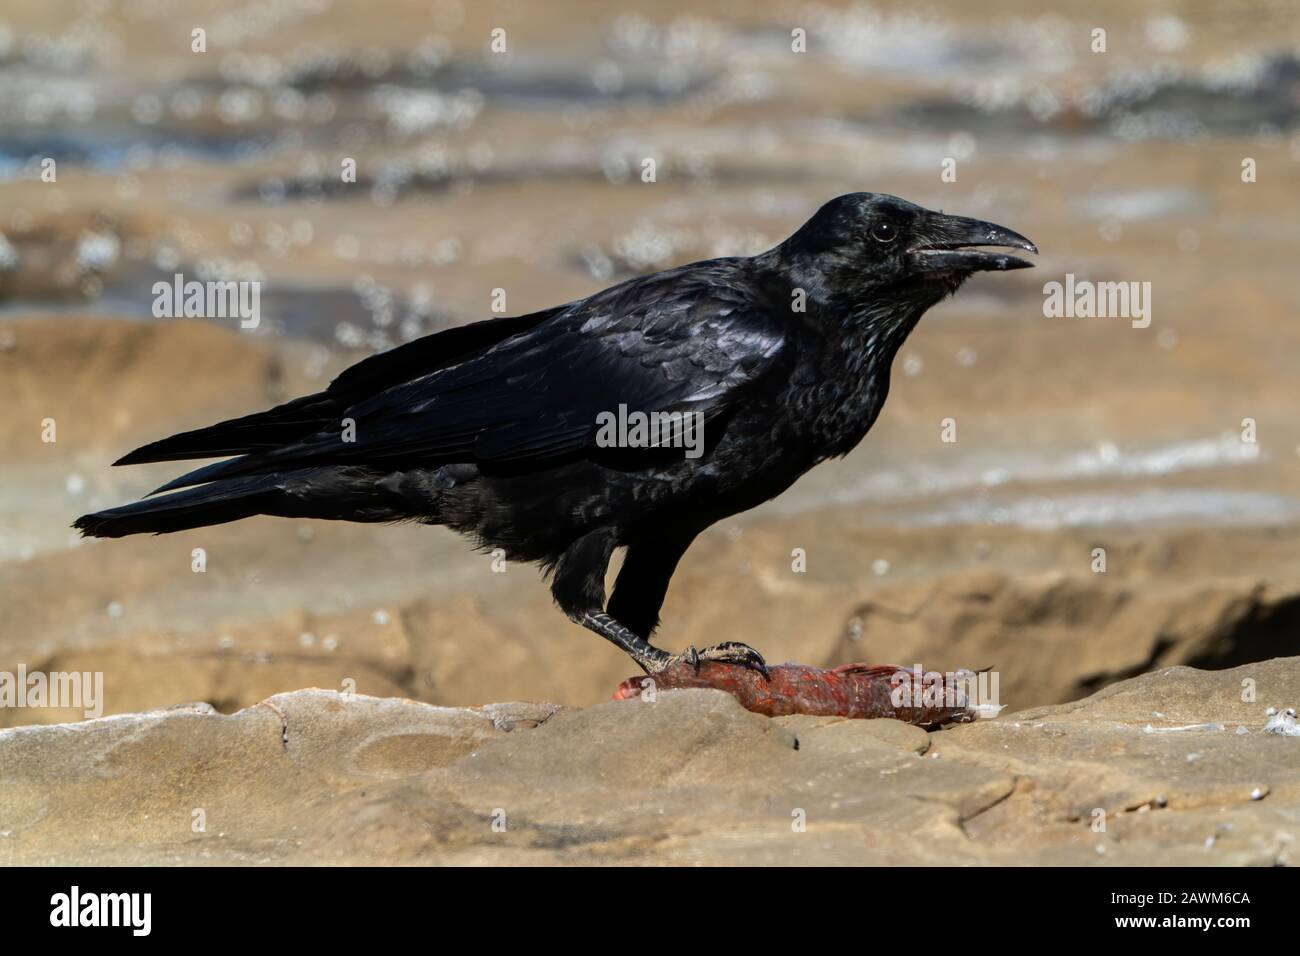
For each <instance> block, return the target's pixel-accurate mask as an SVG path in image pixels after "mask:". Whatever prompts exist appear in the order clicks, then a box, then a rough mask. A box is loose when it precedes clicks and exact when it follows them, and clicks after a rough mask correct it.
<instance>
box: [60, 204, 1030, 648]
mask: <svg viewBox="0 0 1300 956" xmlns="http://www.w3.org/2000/svg"><path fill="white" fill-rule="evenodd" d="M976 246H1013V247H1017V248H1022V249H1028V250H1031V251H1037V250H1036V249H1035V248H1034V246H1033V244H1032V243H1030V242H1029V240H1027V239H1025V238H1024V237H1023V236H1020V235H1018V234H1016V233H1014V232H1011V231H1010V230H1007V229H1004V228H1002V227H1000V226H995V225H992V224H990V223H985V222H980V221H978V220H973V219H964V218H961V217H956V216H946V215H943V214H942V213H936V212H931V211H928V210H925V209H922V208H921V207H919V206H916V205H913V204H911V203H907V202H904V201H903V200H900V199H897V198H895V197H892V196H884V195H876V194H871V193H853V194H850V195H847V196H841V197H840V198H838V199H835V200H832V201H831V202H829V203H827V204H826V205H825V206H823V207H822V208H821V209H820V210H819V211H818V212H817V213H816V215H814V216H813V218H812V219H810V220H809V221H808V223H806V224H805V225H804V226H803V227H802V228H801V229H799V230H798V231H797V232H796V233H795V234H794V235H793V236H791V237H790V238H789V239H788V240H786V241H785V242H783V243H782V244H781V245H779V246H777V247H775V248H774V249H771V250H769V251H768V252H765V253H762V254H760V255H757V256H753V257H748V258H725V259H714V260H710V261H707V262H699V263H694V264H692V265H687V266H683V267H681V268H677V269H671V270H668V271H665V272H660V273H656V274H655V275H651V276H645V277H639V278H634V279H630V280H628V281H626V282H623V283H620V284H618V285H615V286H612V287H611V288H608V289H605V290H603V291H601V292H597V293H595V294H594V295H591V296H589V297H587V298H585V299H581V300H579V301H576V302H572V303H569V304H567V305H562V306H557V307H555V308H552V309H547V310H545V311H542V312H537V313H533V314H531V315H526V316H521V317H517V318H505V319H496V320H490V321H485V322H478V323H474V324H472V325H467V326H464V327H461V328H457V329H452V330H450V331H446V332H442V333H438V334H436V335H431V336H427V337H425V338H422V339H418V340H416V341H414V342H410V343H408V344H406V345H403V346H400V347H398V348H395V349H392V350H391V351H388V352H385V353H382V354H379V355H375V356H372V357H370V358H367V359H365V360H364V361H362V362H359V363H357V364H356V365H354V366H352V367H351V368H349V369H347V370H346V371H344V372H343V373H342V374H341V375H339V377H338V378H337V379H335V380H334V381H333V382H332V383H331V384H330V386H329V388H327V389H326V390H325V391H324V392H320V393H318V394H316V395H309V396H306V397H304V398H299V399H296V400H294V401H291V402H288V403H286V404H284V405H281V406H278V407H277V408H273V409H271V410H269V411H266V412H261V413H258V414H255V415H249V416H247V417H244V418H239V419H234V420H232V421H227V422H222V423H220V424H217V425H213V426H211V427H209V428H203V429H199V430H197V431H192V432H185V433H183V434H180V435H175V436H173V437H171V438H166V439H163V440H161V441H158V442H154V443H152V444H150V445H146V446H144V447H143V448H140V449H138V450H136V451H134V452H132V453H131V454H129V455H127V456H125V457H124V458H122V459H121V460H120V461H119V462H117V464H134V463H138V462H151V461H171V460H186V459H199V458H216V457H225V458H227V460H225V461H219V462H216V463H214V464H210V465H205V466H203V467H200V468H198V469H196V470H194V471H191V472H189V473H187V474H185V475H182V476H181V477H180V478H177V479H176V480H175V481H172V482H170V483H168V484H167V485H164V486H163V487H162V488H160V489H159V490H158V492H155V495H157V497H150V498H147V499H145V500H144V501H141V502H137V503H135V504H131V505H126V506H124V507H121V508H114V509H111V510H107V511H102V512H99V513H96V514H91V515H85V516H83V517H81V518H79V519H78V520H77V522H76V524H75V527H77V528H79V529H80V530H81V531H82V532H83V533H84V534H86V535H90V536H95V537H120V536H122V535H127V534H135V533H139V532H169V531H178V530H182V529H185V528H194V527H201V526H206V525H212V524H219V523H222V522H226V521H233V520H236V519H238V518H243V517H247V516H249V515H254V514H269V515H281V516H288V517H300V518H301V517H314V518H332V519H343V520H351V521H398V520H408V519H416V520H420V521H423V522H426V523H429V524H440V525H445V526H447V527H450V528H453V529H455V530H457V531H460V532H463V533H465V534H468V535H471V536H472V537H473V538H474V539H475V541H476V543H477V544H478V545H480V546H482V547H488V548H501V549H503V550H504V551H505V552H506V554H507V555H508V556H509V557H511V558H512V559H515V560H524V561H536V562H539V563H541V564H542V565H543V567H544V568H546V569H547V570H548V571H550V572H551V574H552V593H553V594H554V596H555V599H556V601H557V603H558V604H559V606H560V608H561V609H562V610H563V611H564V612H565V613H566V614H568V615H569V616H570V617H571V618H572V619H574V620H575V621H578V622H580V623H582V624H583V625H585V626H586V627H588V628H590V629H592V630H594V631H596V632H597V633H599V634H601V635H602V636H604V637H606V638H608V639H610V640H612V641H613V642H614V643H616V644H617V645H619V646H620V647H622V648H623V649H624V650H625V651H627V652H628V653H629V654H631V655H632V657H633V658H634V659H635V660H636V661H637V662H638V663H639V664H641V666H643V667H644V668H646V669H647V670H650V671H653V670H656V669H658V668H661V667H663V666H664V665H665V664H667V663H668V662H669V661H671V660H673V659H674V658H673V657H672V656H671V655H669V654H668V653H667V652H665V651H662V650H660V649H658V648H656V647H653V646H652V645H650V643H649V638H650V635H651V633H652V632H653V630H654V628H655V627H656V626H657V624H658V618H659V610H660V607H661V606H662V604H663V600H664V597H665V594H666V593H667V589H668V582H669V579H670V578H671V576H672V573H673V571H674V569H675V568H676V566H677V562H678V560H679V559H680V558H681V556H682V555H683V554H684V553H685V551H686V549H687V548H688V547H689V545H690V543H691V541H692V540H694V538H695V537H696V536H697V535H698V534H699V533H700V532H701V531H703V530H704V529H705V528H707V527H708V526H709V525H711V524H713V523H714V522H716V521H718V520H720V519H722V518H725V517H727V516H729V515H733V514H736V513H737V512H740V511H744V510H746V509H748V508H752V507H754V506H755V505H757V504H760V503H761V502H763V501H766V500H768V499H770V498H772V497H774V496H776V495H778V494H780V493H781V492H782V491H784V490H785V489H786V488H788V487H789V486H790V485H791V484H792V483H793V482H794V481H795V480H796V479H797V478H798V477H799V476H800V475H801V474H803V473H804V472H806V471H807V470H808V469H810V468H812V467H813V466H814V465H816V464H817V463H819V462H821V461H824V460H825V459H827V458H829V457H833V456H837V455H843V454H845V453H847V452H848V451H849V450H851V449H852V448H853V447H854V446H855V445H856V444H857V443H858V442H859V441H860V440H861V438H862V437H863V436H864V435H865V434H866V433H867V430H868V429H869V428H870V427H871V425H872V423H873V422H874V421H875V419H876V416H877V415H878V414H879V413H880V409H881V407H882V405H883V403H884V400H885V396H886V394H887V392H888V387H889V369H890V364H891V362H892V360H893V358H894V355H895V354H896V353H897V351H898V348H899V346H900V345H901V344H902V343H903V340H904V339H905V338H906V336H907V334H908V333H909V332H910V331H911V330H912V328H913V327H914V326H915V325H916V322H917V321H918V320H919V319H920V317H921V315H922V313H923V312H924V311H925V310H926V309H927V308H929V307H930V306H931V305H933V304H934V303H936V302H938V301H939V300H940V299H942V298H943V297H944V296H946V295H949V294H950V293H952V292H953V291H955V290H956V289H957V287H958V286H959V285H960V284H961V283H962V281H963V280H964V279H965V278H966V277H967V276H969V275H970V274H971V273H973V272H976V271H981V270H989V269H1015V268H1023V267H1026V266H1028V265H1029V263H1027V262H1025V261H1023V260H1021V259H1017V258H1014V257H1012V256H1008V255H1005V254H1002V253H993V252H987V251H980V250H977V249H975V248H974V247H976ZM620 407H621V408H622V409H623V410H624V411H627V412H645V413H652V412H658V413H670V414H676V415H679V416H680V415H692V416H695V417H694V419H693V420H694V421H697V422H700V423H702V437H703V445H702V448H700V449H699V452H698V455H697V456H696V457H692V456H688V455H686V454H684V452H683V449H682V448H681V447H674V446H673V443H672V442H671V441H669V442H668V443H667V444H662V443H661V444H659V445H655V446H647V445H646V444H644V443H637V446H636V447H627V446H626V445H623V446H608V445H606V444H603V443H602V442H600V441H598V433H599V429H598V421H600V418H601V416H602V415H612V414H613V413H615V412H616V411H618V410H619V409H620ZM667 437H668V438H670V439H671V438H672V437H680V433H673V434H672V435H667ZM228 456H236V457H228ZM159 492H164V493H162V494H159ZM620 547H623V548H626V549H627V554H626V557H625V561H624V564H623V568H622V570H621V571H620V573H619V576H618V579H617V582H616V584H615V587H614V591H613V594H612V595H611V596H610V598H609V601H608V604H606V601H605V593H604V575H605V570H606V568H607V566H608V563H609V560H610V558H611V556H612V554H613V552H614V550H615V549H616V548H620ZM688 654H689V655H690V656H691V658H692V659H699V658H703V659H716V660H732V661H737V662H741V663H746V664H749V665H752V666H756V667H760V668H761V667H763V666H764V665H763V661H762V658H761V656H760V655H759V654H758V653H757V652H756V651H754V650H752V649H751V648H748V647H746V646H745V645H743V644H736V643H727V644H721V645H717V646H715V647H713V648H706V649H705V650H704V651H702V652H696V651H695V650H694V649H691V650H690V651H688Z"/></svg>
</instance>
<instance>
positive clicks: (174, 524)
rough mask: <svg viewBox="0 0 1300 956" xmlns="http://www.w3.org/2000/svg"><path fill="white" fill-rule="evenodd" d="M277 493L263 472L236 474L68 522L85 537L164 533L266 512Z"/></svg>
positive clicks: (272, 483) (118, 536)
mask: <svg viewBox="0 0 1300 956" xmlns="http://www.w3.org/2000/svg"><path fill="white" fill-rule="evenodd" d="M278 496H279V491H278V489H277V488H276V487H275V482H274V480H273V479H271V478H268V477H267V476H264V475H258V476H255V477H249V478H237V479H232V480H230V481H222V482H217V483H215V484H212V485H206V486H204V487H202V488H191V489H189V490H186V491H178V492H176V493H175V494H170V495H164V496H162V497H160V498H149V499H146V500H144V501H137V502H134V503H133V504H129V505H123V506H121V507H120V508H110V509H108V510H107V511H97V512H95V513H94V514H88V515H82V516H81V517H80V518H78V519H77V520H76V521H75V522H73V525H72V526H73V527H74V528H76V529H77V530H78V531H80V532H81V534H82V536H83V537H87V538H120V537H123V536H124V535H128V534H141V533H145V532H152V533H154V534H166V533H167V532H170V531H184V530H186V529H188V528H203V527H207V526H208V525H214V524H224V523H225V522H227V521H237V520H239V519H240V518H248V517H251V516H252V515H255V514H264V513H270V512H269V510H268V509H269V508H270V507H271V505H272V504H273V503H274V502H275V500H276V499H277V498H278Z"/></svg>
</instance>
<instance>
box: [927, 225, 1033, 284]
mask: <svg viewBox="0 0 1300 956" xmlns="http://www.w3.org/2000/svg"><path fill="white" fill-rule="evenodd" d="M918 232H921V234H922V238H921V239H920V240H919V241H918V242H917V244H916V245H914V246H912V248H910V249H908V250H907V251H908V255H909V256H910V257H911V259H912V264H913V265H914V266H915V268H916V269H917V270H918V271H921V272H948V271H960V272H989V271H1005V270H1007V269H1032V268H1033V266H1034V264H1033V263H1032V262H1026V261H1025V260H1024V259H1019V258H1017V257H1016V256H1009V255H1007V254H1005V253H1002V252H986V251H984V250H982V249H974V248H971V247H973V246H1007V247H1011V248H1013V249H1025V250H1028V251H1029V252H1033V253H1037V252H1038V247H1037V246H1036V245H1034V244H1033V243H1032V242H1030V241H1029V240H1028V239H1026V238H1025V237H1024V236H1022V235H1021V234H1020V233H1018V232H1012V231H1011V230H1010V229H1008V228H1006V227H1005V226H999V225H995V224H994V223H991V222H984V221H982V220H980V219H966V218H965V217H963V216H945V215H944V214H943V213H933V214H931V215H930V216H929V218H928V221H927V222H926V224H925V227H924V229H923V230H918Z"/></svg>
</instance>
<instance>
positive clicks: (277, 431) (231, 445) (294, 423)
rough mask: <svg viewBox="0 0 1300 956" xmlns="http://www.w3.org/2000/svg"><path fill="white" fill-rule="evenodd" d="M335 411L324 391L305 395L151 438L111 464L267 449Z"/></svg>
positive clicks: (327, 418) (321, 424) (309, 430)
mask: <svg viewBox="0 0 1300 956" xmlns="http://www.w3.org/2000/svg"><path fill="white" fill-rule="evenodd" d="M336 413H337V406H336V404H335V403H334V401H333V400H332V399H330V398H329V397H328V396H326V395H325V393H323V392H320V393H317V394H315V395H305V396H303V397H302V398H297V399H294V400H293V401H292V402H286V403H285V404H283V405H277V406H276V407H275V408H272V409H269V410H268V411H265V412H258V413H257V414H255V415H245V416H243V417H242V418H232V419H229V420H228V421H224V422H218V423H217V424H215V425H209V426H207V427H206V428H197V429H195V430H194V431H188V432H181V433H180V434H179V435H172V436H171V437H169V438H163V439H161V440H159V441H155V442H150V443H149V444H147V445H142V446H141V447H139V448H137V449H136V450H135V451H133V452H130V453H128V454H126V455H123V456H122V457H121V458H119V459H118V460H117V461H115V462H113V464H114V465H139V464H144V463H145V462H153V461H185V460H188V459H193V458H225V457H227V456H230V455H246V454H249V453H251V452H257V451H266V450H268V449H271V448H278V447H280V446H281V445H285V444H288V443H289V442H292V441H296V440H297V439H299V438H302V437H304V436H306V435H310V434H312V433H313V432H316V431H318V430H319V429H321V428H322V427H324V426H325V425H326V424H328V423H329V422H330V421H332V420H333V418H334V416H335V415H336Z"/></svg>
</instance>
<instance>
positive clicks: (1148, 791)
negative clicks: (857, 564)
mask: <svg viewBox="0 0 1300 956" xmlns="http://www.w3.org/2000/svg"><path fill="white" fill-rule="evenodd" d="M1243 681H1245V682H1247V683H1246V684H1245V685H1243ZM1243 688H1245V689H1251V688H1253V690H1254V692H1255V694H1256V697H1255V699H1254V700H1249V699H1248V700H1246V701H1243V700H1242V696H1243V695H1242V692H1243ZM1247 697H1248V698H1249V694H1248V695H1247ZM1297 698H1300V660H1297V659H1294V658H1292V659H1278V660H1273V661H1268V662H1264V663H1260V664H1252V665H1248V666H1245V667H1240V668H1236V669H1234V670H1230V671H1218V672H1206V671H1197V670H1194V669H1191V668H1186V667H1174V668H1167V669H1164V670H1161V671H1158V672H1155V673H1152V674H1148V675H1145V676H1142V677H1139V678H1135V679H1132V680H1128V681H1124V682H1122V683H1119V684H1116V685H1114V686H1112V687H1110V688H1107V689H1106V690H1104V691H1102V692H1100V693H1098V694H1095V695H1093V696H1092V697H1089V698H1087V699H1085V700H1081V701H1077V702H1074V703H1071V704H1066V705H1060V706H1053V707H1043V708H1038V709H1035V710H1029V711H1023V712H1020V713H1018V714H1013V715H1009V716H1004V717H1002V718H999V719H997V720H992V721H981V722H978V723H975V724H969V725H962V726H958V727H955V728H951V729H949V730H945V731H940V732H936V733H932V734H929V735H927V734H926V733H924V732H923V731H920V730H918V729H917V728H915V727H910V726H907V725H905V724H901V723H899V722H897V721H879V720H869V721H847V720H838V719H832V718H814V717H784V718H779V719H776V720H770V719H768V718H765V717H760V716H758V715H755V714H751V713H748V712H746V711H745V710H743V709H742V708H741V707H740V706H739V705H738V704H737V703H736V702H735V701H734V700H733V699H732V698H730V697H728V696H727V695H726V694H723V693H721V692H718V691H711V690H684V691H664V692H662V693H660V694H659V695H658V699H657V701H656V702H654V703H650V702H648V701H643V700H629V701H619V702H610V703H605V704H600V705H597V706H593V707H589V708H586V709H580V710H574V709H567V710H561V709H559V708H557V707H555V706H553V705H548V704H518V703H516V704H495V705H490V706H488V707H482V708H444V707H434V706H430V705H428V704H423V703H419V702H416V701H411V700H404V699H379V698H373V697H365V696H361V695H353V696H344V695H340V694H337V693H334V692H331V691H320V690H303V691H295V692H293V693H288V694H279V695H276V696H275V697H271V698H269V699H267V700H266V701H264V702H262V703H261V704H258V705H256V706H253V707H249V708H246V709H244V710H241V711H239V712H238V713H235V714H231V715H222V714H218V713H215V712H212V711H211V710H210V709H209V708H206V707H203V706H195V707H189V708H175V709H170V710H164V711H153V712H150V713H144V714H133V715H122V716H116V717H107V718H101V719H98V720H91V721H85V722H82V723H78V724H64V725H47V726H32V727H21V728H13V729H10V730H4V731H0V862H2V863H6V864H21V863H55V862H58V863H73V862H93V863H180V862H187V863H204V862H211V863H252V862H269V863H327V862H328V863H358V864H361V863H370V864H376V863H379V864H382V863H672V864H698V863H708V864H755V865H783V864H799V863H804V864H852V863H864V864H884V865H906V864H925V863H930V864H938V863H957V864H980V863H1019V864H1031V863H1032V864H1058V863H1069V864H1092V863H1100V862H1113V863H1133V864H1148V863H1173V864H1195V865H1239V864H1273V863H1287V862H1293V861H1294V858H1295V853H1296V850H1295V847H1294V843H1295V839H1296V836H1297V834H1300V760H1298V759H1296V758H1297V754H1294V753H1292V751H1293V750H1294V748H1295V747H1296V746H1298V745H1300V742H1297V740H1296V739H1295V738H1291V737H1286V736H1279V735H1275V734H1266V733H1264V732H1263V727H1264V724H1265V723H1266V721H1267V716H1266V713H1265V710H1266V707H1268V706H1270V705H1271V706H1277V707H1287V706H1292V705H1293V704H1294V703H1295V702H1296V700H1297ZM1238 728H1245V730H1244V731H1239V730H1238ZM199 819H201V820H202V821H203V823H204V827H203V828H202V829H201V830H200V829H197V824H196V821H197V820H199ZM1101 822H1104V830H1103V829H1101V828H1100V826H1099V824H1100V823H1101Z"/></svg>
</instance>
